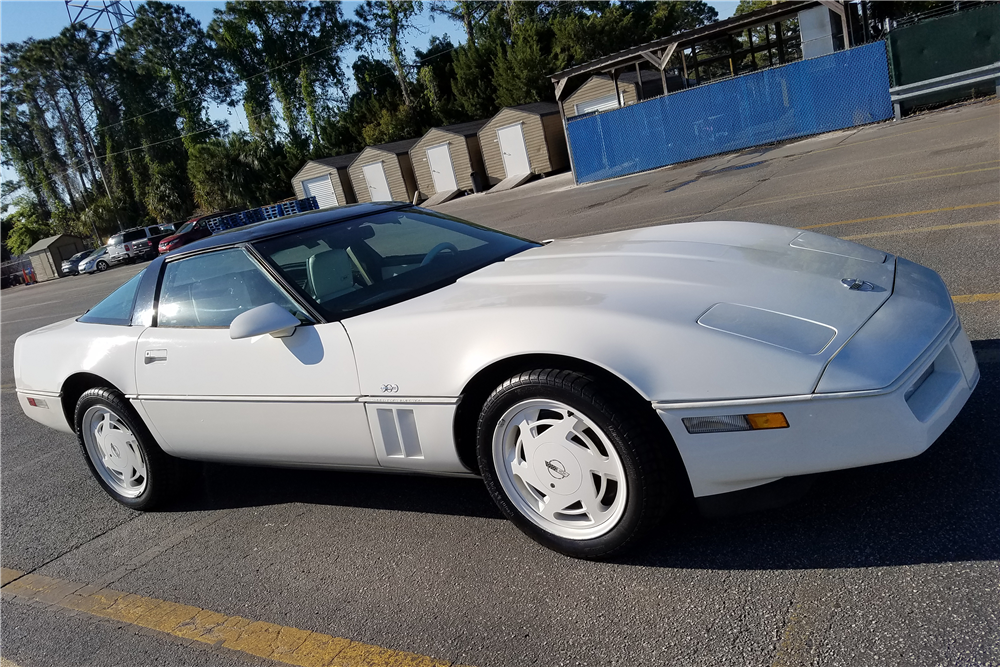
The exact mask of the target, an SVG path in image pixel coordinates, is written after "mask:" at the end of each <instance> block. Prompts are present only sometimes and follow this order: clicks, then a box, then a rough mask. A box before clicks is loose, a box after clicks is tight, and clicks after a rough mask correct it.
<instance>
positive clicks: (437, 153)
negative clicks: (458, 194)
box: [427, 144, 458, 193]
mask: <svg viewBox="0 0 1000 667" xmlns="http://www.w3.org/2000/svg"><path fill="white" fill-rule="evenodd" d="M427 163H428V164H429V165H430V168H431V179H432V180H433V181H434V192H435V193H442V192H452V191H454V190H458V182H457V181H456V180H455V169H454V166H453V165H452V164H451V150H450V147H449V144H441V145H440V146H433V147H431V148H428V149H427Z"/></svg>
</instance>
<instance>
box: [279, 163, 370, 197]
mask: <svg viewBox="0 0 1000 667" xmlns="http://www.w3.org/2000/svg"><path fill="white" fill-rule="evenodd" d="M358 155H359V154H358V153H351V154H350V155H338V156H336V157H324V158H318V159H316V160H309V161H308V162H306V163H305V164H304V165H303V166H302V168H301V169H299V171H298V173H297V174H295V176H293V177H292V189H293V190H295V197H296V198H298V199H305V198H306V197H316V203H317V204H318V205H319V207H320V208H328V207H330V206H343V205H344V204H356V203H357V201H358V198H357V196H355V194H354V186H353V184H352V183H351V177H350V175H349V174H348V173H347V168H348V167H350V166H351V163H352V162H354V160H355V158H357V157H358Z"/></svg>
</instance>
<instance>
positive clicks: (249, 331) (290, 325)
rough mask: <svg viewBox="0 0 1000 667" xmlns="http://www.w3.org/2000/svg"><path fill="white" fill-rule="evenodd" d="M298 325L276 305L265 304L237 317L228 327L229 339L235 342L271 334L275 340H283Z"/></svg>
mask: <svg viewBox="0 0 1000 667" xmlns="http://www.w3.org/2000/svg"><path fill="white" fill-rule="evenodd" d="M300 324H302V323H301V322H300V321H299V318H297V317H295V316H294V315H292V314H291V313H290V312H288V311H287V310H285V309H284V308H282V307H281V306H279V305H278V304H276V303H266V304H264V305H263V306H257V307H256V308H251V309H250V310H248V311H247V312H245V313H240V314H239V315H237V316H236V319H234V320H233V323H232V324H230V325H229V337H230V338H232V339H233V340H236V339H238V338H250V337H252V336H262V335H264V334H271V335H272V336H274V337H275V338H284V337H286V336H291V335H292V334H293V333H295V327H297V326H299V325H300Z"/></svg>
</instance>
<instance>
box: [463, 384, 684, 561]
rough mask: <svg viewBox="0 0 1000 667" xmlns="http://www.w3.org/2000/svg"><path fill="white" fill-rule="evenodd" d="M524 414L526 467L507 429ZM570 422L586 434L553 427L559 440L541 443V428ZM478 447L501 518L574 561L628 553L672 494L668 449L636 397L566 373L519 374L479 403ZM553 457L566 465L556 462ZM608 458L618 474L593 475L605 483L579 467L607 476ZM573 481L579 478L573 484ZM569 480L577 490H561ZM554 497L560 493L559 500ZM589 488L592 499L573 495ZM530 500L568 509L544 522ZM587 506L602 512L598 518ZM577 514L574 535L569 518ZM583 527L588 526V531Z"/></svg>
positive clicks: (676, 473) (672, 457)
mask: <svg viewBox="0 0 1000 667" xmlns="http://www.w3.org/2000/svg"><path fill="white" fill-rule="evenodd" d="M549 404H551V405H553V406H560V405H561V406H565V407H566V408H567V409H566V410H564V411H562V412H559V411H554V410H550V409H546V408H544V407H539V406H545V405H549ZM519 410H520V412H518V411H519ZM528 414H535V415H537V419H538V421H536V422H534V424H535V425H534V426H532V427H531V428H530V429H529V430H532V433H535V434H536V435H532V436H531V437H530V438H529V439H530V440H531V441H532V442H534V443H535V444H534V445H532V446H534V447H535V449H534V452H533V455H532V456H533V459H532V460H530V461H529V460H528V459H529V458H531V457H529V456H528V455H527V450H528V447H527V446H525V445H522V444H520V443H521V442H522V437H523V436H522V432H521V430H520V429H521V428H522V427H517V430H514V426H512V425H513V424H514V422H515V417H517V418H518V419H522V418H524V419H526V417H524V415H528ZM570 418H572V419H573V420H574V422H573V423H575V424H577V425H578V426H579V427H585V428H582V429H581V428H579V427H577V428H574V427H571V426H570V425H569V424H570V422H565V425H564V427H563V428H562V429H561V430H560V429H557V430H556V431H553V433H557V432H558V433H562V435H560V436H558V437H556V438H551V437H550V438H549V439H548V440H546V439H545V438H543V437H540V436H541V435H542V434H543V433H544V432H545V430H547V429H548V428H552V426H548V425H546V423H547V422H550V421H551V422H553V423H555V424H556V425H559V424H561V423H562V422H561V421H560V420H563V419H570ZM501 420H502V421H501ZM519 423H521V424H525V423H529V422H527V421H522V422H519ZM542 426H544V427H545V430H542ZM567 429H569V430H567ZM578 434H589V435H584V436H582V437H583V438H584V439H586V440H587V441H588V442H589V443H590V444H589V445H588V444H587V443H584V442H582V441H581V436H580V435H578ZM601 436H604V437H601ZM536 438H537V440H536ZM542 441H544V444H541V445H539V444H538V443H539V442H542ZM567 443H568V444H567ZM598 443H600V444H598ZM477 446H478V452H477V453H478V458H479V468H480V472H481V474H482V475H483V479H484V481H485V482H486V488H487V490H488V491H489V493H490V495H491V496H492V497H493V500H494V501H495V502H496V504H497V505H498V506H499V507H500V510H501V511H502V512H503V513H504V515H505V516H507V518H508V519H510V520H511V521H512V522H513V523H514V524H515V525H516V526H517V527H518V528H519V529H520V530H521V531H522V532H524V533H525V534H526V535H528V536H529V537H531V538H532V539H534V540H535V541H536V542H538V543H539V544H542V545H543V546H545V547H548V548H550V549H553V550H555V551H558V552H560V553H562V554H565V555H567V556H572V557H574V558H585V559H598V558H608V557H611V556H616V555H621V554H623V553H625V552H626V551H628V550H629V549H631V548H633V547H634V546H635V545H637V544H638V543H640V542H641V541H642V539H643V538H644V537H646V536H647V535H648V534H649V533H650V531H651V530H652V529H654V528H655V527H656V526H657V525H658V524H659V523H660V521H661V520H662V518H663V516H664V514H665V513H666V511H667V510H668V509H669V507H670V506H671V504H672V503H673V501H674V500H675V499H676V498H677V497H678V495H679V492H680V490H681V482H680V480H681V477H680V475H682V474H683V472H682V470H681V469H680V468H681V466H680V464H679V462H678V457H677V455H676V448H675V446H674V444H673V442H672V441H671V440H670V437H669V434H668V433H667V432H666V429H664V428H662V426H661V425H658V424H657V423H656V415H655V413H653V412H652V410H651V409H650V408H649V407H648V406H645V405H643V404H641V403H640V402H639V401H638V400H632V399H629V398H623V397H622V396H621V395H620V392H615V391H613V390H610V389H608V388H606V387H603V386H602V385H601V383H600V382H599V381H598V380H596V379H594V378H592V377H589V376H587V375H584V374H581V373H577V372H573V371H565V370H555V369H538V370H532V371H525V372H522V373H519V374H517V375H515V376H514V377H511V378H510V379H508V380H507V381H505V382H504V383H502V384H501V385H500V386H499V387H497V388H496V389H495V390H494V391H493V393H492V394H490V396H489V397H488V398H487V399H486V401H485V403H484V404H483V408H482V411H481V413H480V417H479V422H478V425H477ZM575 447H580V449H579V450H577V449H575ZM543 448H544V449H543ZM605 450H607V451H605ZM560 452H562V453H563V454H565V456H564V455H563V454H560ZM549 453H552V454H553V455H552V456H551V460H545V459H547V458H549V457H548V454H549ZM535 455H537V456H535ZM510 457H513V462H511V461H512V460H511V458H510ZM519 457H520V458H519ZM577 457H579V458H577ZM562 458H569V459H570V461H571V462H570V463H563V462H562V461H561V459H562ZM613 459H617V461H615V460H613ZM609 461H610V462H611V467H612V468H613V470H615V471H618V472H617V473H614V474H604V473H601V475H602V476H603V480H605V481H601V480H599V479H598V477H599V475H598V472H599V471H596V470H595V468H590V469H589V473H588V468H587V466H588V465H598V466H603V467H604V469H605V470H607V469H608V468H607V466H608V465H609V464H608V462H609ZM508 466H510V467H511V468H512V469H513V468H515V467H518V468H520V469H521V470H523V471H526V472H527V471H536V472H537V475H535V476H534V477H533V478H532V479H531V480H529V479H528V478H527V477H524V478H522V477H521V473H513V474H508V473H507V472H506V469H507V467H508ZM546 473H548V475H549V476H550V477H551V479H550V478H549V477H545V474H546ZM621 473H623V475H624V476H623V479H622V481H621V483H620V485H619V482H617V481H615V480H616V478H617V476H618V475H619V474H621ZM529 475H534V472H529ZM574 476H576V477H578V478H579V481H577V482H574V481H573V479H574ZM515 478H517V479H515ZM564 480H565V481H564ZM574 483H575V484H576V487H575V488H576V489H577V491H575V492H574V491H569V489H572V488H574V487H573V484H574ZM565 485H568V486H565ZM539 486H541V487H545V488H544V491H539ZM548 487H551V489H550V488H548ZM557 487H558V488H557ZM553 489H554V490H553ZM602 489H603V490H602ZM563 491H567V492H568V493H567V494H566V495H563V494H562V492H563ZM592 491H593V492H594V496H595V497H594V498H593V499H587V498H584V499H583V501H581V502H579V503H577V502H575V498H576V497H577V496H578V495H580V494H590V493H591V492H592ZM616 492H618V493H620V496H618V495H616ZM602 494H604V495H602ZM595 500H596V502H595ZM570 501H574V502H570ZM533 502H534V503H536V504H537V507H548V504H549V503H550V502H555V503H556V504H555V505H553V507H555V508H558V507H559V505H560V504H562V503H570V504H567V505H566V506H565V507H564V508H563V509H562V510H558V509H557V510H556V511H555V514H554V515H553V516H552V517H551V518H547V517H545V516H544V515H543V511H542V510H540V509H537V507H536V506H534V505H532V503H533ZM577 505H579V507H577ZM591 507H597V508H599V509H600V510H602V511H603V510H604V508H608V509H607V510H606V514H605V515H604V517H603V518H602V515H601V514H600V512H594V511H591V510H590V508H591ZM615 508H617V509H615ZM581 510H582V513H580V514H578V516H579V517H581V518H582V521H581V522H580V523H579V525H580V528H579V529H577V528H576V526H577V523H575V521H576V516H577V515H576V513H578V512H579V511H581ZM560 517H561V518H560ZM587 521H589V522H590V523H591V524H593V525H592V526H588V525H587Z"/></svg>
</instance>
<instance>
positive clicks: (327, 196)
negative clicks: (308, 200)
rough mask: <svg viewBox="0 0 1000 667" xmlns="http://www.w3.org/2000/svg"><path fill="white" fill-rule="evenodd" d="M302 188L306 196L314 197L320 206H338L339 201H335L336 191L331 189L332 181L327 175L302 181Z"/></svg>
mask: <svg viewBox="0 0 1000 667" xmlns="http://www.w3.org/2000/svg"><path fill="white" fill-rule="evenodd" d="M302 190H303V191H305V193H306V197H315V198H316V203H317V204H318V205H319V207H320V208H329V207H331V206H340V202H338V201H337V192H336V191H335V190H334V189H333V181H331V180H330V176H329V175H326V176H319V177H317V178H310V179H309V180H307V181H302Z"/></svg>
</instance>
